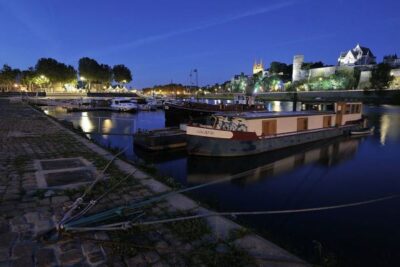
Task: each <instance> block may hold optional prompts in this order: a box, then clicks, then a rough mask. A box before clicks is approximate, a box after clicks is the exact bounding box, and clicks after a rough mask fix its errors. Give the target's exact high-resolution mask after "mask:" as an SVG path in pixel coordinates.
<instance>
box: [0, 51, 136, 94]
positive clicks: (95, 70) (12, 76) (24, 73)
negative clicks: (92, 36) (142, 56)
mask: <svg viewBox="0 0 400 267" xmlns="http://www.w3.org/2000/svg"><path fill="white" fill-rule="evenodd" d="M78 73H79V77H80V79H79V80H80V81H79V82H80V83H82V84H83V85H84V86H85V87H86V88H87V89H88V90H90V89H92V88H98V87H99V86H109V85H111V84H112V83H113V82H115V83H117V84H118V85H124V84H127V83H129V82H131V81H132V73H131V71H130V69H129V68H128V67H126V66H125V65H123V64H118V65H114V66H113V67H111V66H109V65H107V64H101V63H98V62H97V61H96V60H94V59H91V58H88V57H83V58H81V59H79V64H78V70H76V69H75V68H74V67H73V66H71V65H66V64H64V63H62V62H58V61H57V60H55V59H53V58H40V59H39V60H38V61H37V63H36V65H35V66H34V67H30V68H28V69H26V70H20V69H18V68H12V67H10V66H9V65H7V64H4V65H3V67H2V68H1V69H0V87H1V88H2V89H3V90H4V89H5V90H7V91H10V90H12V89H13V87H15V86H19V85H21V86H24V87H26V88H27V89H28V90H29V91H33V90H34V89H37V88H44V87H48V88H54V86H57V85H59V86H63V85H64V84H71V85H75V86H76V85H77V84H78V76H77V75H78ZM17 83H18V84H17Z"/></svg>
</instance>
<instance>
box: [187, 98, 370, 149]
mask: <svg viewBox="0 0 400 267" xmlns="http://www.w3.org/2000/svg"><path fill="white" fill-rule="evenodd" d="M361 112H362V103H358V102H357V103H343V102H341V103H333V104H330V105H327V104H325V105H323V104H321V107H319V108H318V110H307V111H296V112H240V113H235V114H233V113H220V114H215V115H213V123H212V125H206V124H195V123H192V124H190V125H188V126H187V130H186V134H187V138H186V140H187V151H188V153H189V154H192V155H200V156H214V157H233V156H246V155H253V154H259V153H263V152H267V151H272V150H277V149H281V148H287V147H291V146H296V145H301V144H305V143H309V142H314V141H318V140H324V139H328V138H333V137H336V136H340V135H347V134H350V132H351V131H354V130H359V129H362V128H363V127H364V126H365V125H364V124H365V120H364V119H363V116H362V114H361Z"/></svg>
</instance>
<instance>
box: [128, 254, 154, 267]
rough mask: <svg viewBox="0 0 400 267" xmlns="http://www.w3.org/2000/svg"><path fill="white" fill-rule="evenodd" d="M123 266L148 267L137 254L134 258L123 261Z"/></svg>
mask: <svg viewBox="0 0 400 267" xmlns="http://www.w3.org/2000/svg"><path fill="white" fill-rule="evenodd" d="M125 264H126V265H127V267H144V266H148V265H147V263H146V260H145V259H144V258H143V256H142V255H140V254H138V255H136V256H135V257H132V258H129V259H127V260H125Z"/></svg>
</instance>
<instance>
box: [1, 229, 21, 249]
mask: <svg viewBox="0 0 400 267" xmlns="http://www.w3.org/2000/svg"><path fill="white" fill-rule="evenodd" d="M17 238H18V234H17V233H13V232H8V233H3V234H0V248H9V247H10V246H11V244H12V243H13V242H14V241H15V240H16V239H17Z"/></svg>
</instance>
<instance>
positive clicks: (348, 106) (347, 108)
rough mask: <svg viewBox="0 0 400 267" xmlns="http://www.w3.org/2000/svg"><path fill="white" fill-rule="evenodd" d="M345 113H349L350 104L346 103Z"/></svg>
mask: <svg viewBox="0 0 400 267" xmlns="http://www.w3.org/2000/svg"><path fill="white" fill-rule="evenodd" d="M345 113H346V114H350V113H351V105H350V104H347V105H346V112H345Z"/></svg>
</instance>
